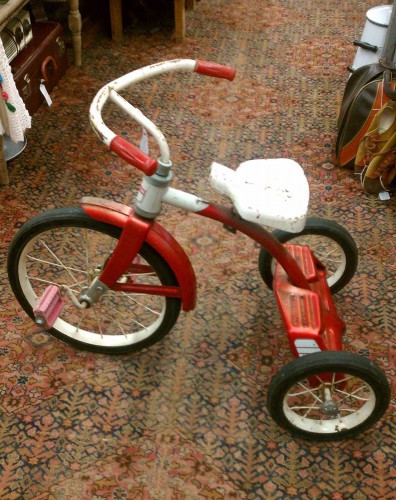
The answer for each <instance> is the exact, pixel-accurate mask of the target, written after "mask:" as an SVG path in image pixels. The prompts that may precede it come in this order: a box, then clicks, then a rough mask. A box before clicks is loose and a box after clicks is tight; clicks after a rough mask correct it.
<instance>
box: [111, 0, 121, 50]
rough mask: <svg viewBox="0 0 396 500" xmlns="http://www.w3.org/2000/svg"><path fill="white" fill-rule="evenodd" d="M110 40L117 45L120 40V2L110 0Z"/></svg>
mask: <svg viewBox="0 0 396 500" xmlns="http://www.w3.org/2000/svg"><path fill="white" fill-rule="evenodd" d="M110 24H111V39H112V40H113V41H114V42H116V43H119V42H121V40H122V2H121V0H110Z"/></svg>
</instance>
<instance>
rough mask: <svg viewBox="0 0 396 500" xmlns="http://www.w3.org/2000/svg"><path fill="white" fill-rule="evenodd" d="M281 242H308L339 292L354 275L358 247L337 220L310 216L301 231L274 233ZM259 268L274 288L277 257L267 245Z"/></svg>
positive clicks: (268, 284) (332, 288)
mask: <svg viewBox="0 0 396 500" xmlns="http://www.w3.org/2000/svg"><path fill="white" fill-rule="evenodd" d="M272 234H273V235H274V236H275V238H277V239H278V240H279V241H280V242H281V243H287V242H290V243H292V244H295V245H307V246H309V248H310V249H311V250H312V252H313V253H314V255H315V256H316V257H317V258H318V259H319V260H320V261H321V262H322V263H323V264H324V265H325V266H326V275H327V283H328V285H329V287H330V290H331V293H336V292H338V291H339V290H341V289H342V288H344V286H345V285H346V284H347V283H349V281H350V280H351V279H352V277H353V276H354V274H355V272H356V269H357V265H358V250H357V247H356V244H355V242H354V240H353V238H352V236H351V235H350V234H349V232H348V231H347V230H346V229H345V228H343V227H342V226H340V224H338V223H337V222H334V221H332V220H327V219H321V218H319V217H308V218H307V221H306V224H305V227H304V229H303V230H302V231H301V232H299V233H288V232H286V231H282V230H280V229H276V230H275V231H273V233H272ZM258 264H259V271H260V274H261V277H262V278H263V280H264V282H265V284H266V285H267V286H268V288H270V289H272V281H273V278H274V272H275V266H276V261H275V259H274V258H273V257H272V255H271V254H270V253H269V252H268V251H267V250H266V249H265V248H261V249H260V254H259V261H258Z"/></svg>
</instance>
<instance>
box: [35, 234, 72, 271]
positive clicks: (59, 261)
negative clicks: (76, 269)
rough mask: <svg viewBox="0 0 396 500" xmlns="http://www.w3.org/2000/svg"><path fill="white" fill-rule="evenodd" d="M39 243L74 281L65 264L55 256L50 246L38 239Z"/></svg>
mask: <svg viewBox="0 0 396 500" xmlns="http://www.w3.org/2000/svg"><path fill="white" fill-rule="evenodd" d="M40 243H41V244H42V245H43V246H44V248H45V249H46V250H47V251H48V252H49V254H50V255H51V256H52V257H53V258H54V259H55V260H56V262H57V263H58V264H59V265H60V267H61V268H62V269H64V270H65V271H66V272H67V274H69V276H70V277H71V279H72V280H74V281H75V278H74V275H73V274H72V273H71V272H70V271H69V270H68V268H67V266H65V265H64V264H63V263H62V261H61V260H60V259H59V258H58V257H57V256H56V254H55V252H53V251H52V250H51V249H50V247H49V246H48V245H47V244H46V243H45V242H44V241H43V240H40Z"/></svg>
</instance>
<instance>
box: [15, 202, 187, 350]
mask: <svg viewBox="0 0 396 500" xmlns="http://www.w3.org/2000/svg"><path fill="white" fill-rule="evenodd" d="M120 234H121V229H120V228H118V227H115V226H112V225H109V224H105V223H102V222H98V221H96V220H94V219H92V218H91V217H89V216H88V215H87V214H86V213H85V212H84V211H83V209H82V208H80V207H71V208H62V209H55V210H51V211H49V212H46V213H43V214H41V215H39V216H37V217H35V218H33V219H32V220H30V221H28V222H27V223H26V224H25V225H24V226H23V227H22V228H21V229H20V231H19V232H18V233H17V235H16V236H15V238H14V240H13V242H12V244H11V248H10V251H9V257H8V276H9V281H10V284H11V287H12V290H13V292H14V294H15V297H16V299H17V300H18V302H19V304H20V305H21V306H22V308H23V309H24V310H25V311H26V313H27V314H28V315H29V316H30V317H31V318H33V319H34V314H33V308H34V306H35V304H36V302H37V299H38V298H39V297H40V296H41V295H42V294H43V292H44V290H45V288H46V287H47V286H48V285H53V284H55V285H57V286H58V287H59V288H60V289H61V290H62V292H63V299H64V307H63V309H62V311H61V313H60V315H59V317H58V318H57V320H56V322H55V323H54V326H53V328H51V329H50V330H49V333H51V334H52V335H54V336H55V337H57V338H58V339H60V340H62V341H64V342H66V343H68V344H71V345H73V346H75V347H78V348H82V349H86V350H89V351H94V352H102V353H108V354H114V353H128V352H133V351H138V350H140V349H142V348H144V347H147V346H149V345H152V344H154V343H155V342H158V341H159V340H160V339H162V338H163V337H164V336H165V335H166V334H167V333H168V332H169V331H170V330H171V329H172V327H173V325H174V324H175V322H176V320H177V318H178V315H179V312H180V307H181V304H180V299H177V298H168V297H160V296H157V295H146V294H145V295H143V294H139V295H138V294H131V293H125V292H115V291H113V290H109V291H107V292H105V293H104V294H103V296H102V297H101V298H100V299H99V301H98V302H97V303H95V304H94V305H93V306H91V307H90V308H88V309H79V308H78V307H77V306H76V305H75V304H74V303H73V301H72V297H71V293H72V294H73V295H74V297H76V298H77V297H78V296H79V295H80V293H81V291H82V290H83V289H84V288H86V287H87V286H89V285H90V283H91V282H92V280H93V279H94V278H95V277H96V276H98V275H99V274H100V272H101V269H102V267H103V265H104V263H105V261H106V259H107V258H108V257H109V255H110V254H111V252H112V250H113V249H114V247H115V245H116V243H117V240H118V238H119V237H120ZM134 263H135V268H136V269H134V270H133V271H132V272H131V271H129V274H128V273H125V275H124V276H123V277H122V278H121V279H123V280H132V281H133V282H134V283H144V284H150V285H160V284H162V285H171V286H172V285H177V280H176V277H175V275H174V274H173V272H172V270H171V269H170V267H169V266H168V264H167V263H166V262H165V260H164V259H163V258H162V257H161V256H160V255H159V254H158V253H157V252H156V251H155V250H154V249H153V248H152V247H151V246H150V245H148V244H147V243H144V245H143V246H142V248H141V250H140V252H139V254H138V256H137V257H136V259H135V261H134ZM65 290H66V293H65Z"/></svg>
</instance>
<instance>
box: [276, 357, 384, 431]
mask: <svg viewBox="0 0 396 500" xmlns="http://www.w3.org/2000/svg"><path fill="white" fill-rule="evenodd" d="M389 402H390V386H389V383H388V380H387V379H386V377H385V374H384V373H383V371H382V370H381V369H380V368H378V366H376V365H375V364H374V363H372V362H371V361H370V360H368V359H367V358H365V357H363V356H359V355H357V354H352V353H350V352H344V351H322V352H317V353H314V354H309V355H307V356H303V357H301V358H297V359H295V360H293V361H292V362H291V363H289V364H287V365H286V366H284V367H283V368H282V369H281V370H279V372H278V373H277V374H276V375H275V376H274V377H273V379H272V380H271V382H270V385H269V388H268V400H267V404H268V409H269V412H270V415H271V417H272V418H273V419H274V420H275V422H276V423H277V424H278V425H279V426H280V427H282V428H284V429H286V430H287V431H289V432H291V433H292V434H293V435H294V436H297V437H301V438H305V439H311V440H317V441H326V440H328V441H335V440H338V439H346V438H350V437H353V436H355V435H356V434H359V433H360V432H363V431H364V430H366V429H368V428H369V427H371V426H373V425H374V424H375V423H376V422H377V421H378V420H379V419H380V418H381V417H382V416H383V414H384V413H385V411H386V409H387V407H388V405H389Z"/></svg>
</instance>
